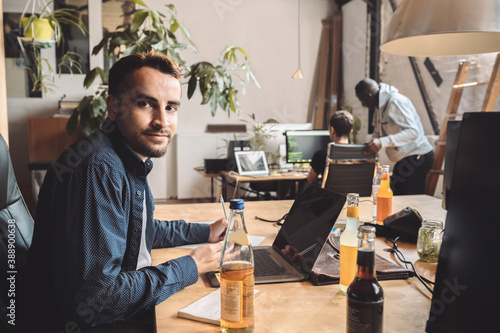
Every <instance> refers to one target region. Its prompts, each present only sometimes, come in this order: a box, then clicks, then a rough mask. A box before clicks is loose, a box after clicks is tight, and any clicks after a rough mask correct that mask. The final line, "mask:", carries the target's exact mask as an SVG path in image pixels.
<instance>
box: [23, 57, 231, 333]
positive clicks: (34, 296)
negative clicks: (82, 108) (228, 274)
mask: <svg viewBox="0 0 500 333" xmlns="http://www.w3.org/2000/svg"><path fill="white" fill-rule="evenodd" d="M180 78H181V72H180V68H179V67H178V65H177V64H176V63H175V62H173V61H172V60H171V59H170V58H168V57H166V56H164V55H161V54H156V53H154V52H152V53H148V54H138V55H132V56H128V57H124V58H122V59H121V60H119V61H118V62H116V63H115V65H114V66H113V67H112V68H111V70H110V74H109V96H108V97H107V99H106V103H107V108H108V114H109V118H108V119H106V121H105V122H104V124H103V126H102V129H101V130H99V131H96V132H94V133H93V134H92V135H91V136H89V137H88V138H86V139H85V140H82V141H80V142H78V143H76V144H74V145H72V146H70V147H68V148H67V149H66V150H65V151H64V153H63V154H62V155H61V157H60V158H59V159H58V160H57V161H56V162H55V163H53V165H52V168H51V169H50V170H49V171H48V172H47V176H46V178H45V181H44V184H43V186H42V188H41V191H40V196H39V202H38V205H37V211H36V217H35V231H34V236H33V243H32V246H31V248H30V253H29V259H28V266H27V274H26V283H25V285H24V286H23V291H24V293H25V294H26V295H25V299H26V300H25V301H23V304H22V307H26V308H27V309H26V313H28V314H29V317H26V318H25V320H24V324H27V323H26V321H29V323H30V324H31V326H32V327H33V326H34V327H36V328H47V327H51V328H52V329H57V330H58V332H59V331H63V332H66V331H69V332H79V329H80V328H86V327H93V326H98V325H101V324H109V323H115V324H114V325H116V327H119V326H120V322H121V323H122V326H125V327H134V323H137V322H138V321H137V318H144V317H145V314H147V313H151V311H152V310H153V309H154V306H155V305H157V304H158V303H160V302H162V301H164V300H165V299H166V298H168V297H169V296H170V295H172V294H173V293H175V292H176V291H178V290H180V289H182V288H184V287H187V286H189V285H191V284H193V283H195V282H196V281H197V280H198V275H199V274H203V273H205V272H207V271H210V270H214V269H217V268H218V265H219V258H220V250H221V247H222V244H221V241H222V239H223V235H224V232H225V229H226V226H227V221H225V220H224V219H220V220H218V221H216V222H215V223H214V224H211V225H207V224H198V223H193V224H189V223H186V222H184V221H183V220H176V221H169V222H166V221H158V220H156V219H154V218H153V213H154V201H153V197H152V195H151V191H150V189H149V185H148V182H147V178H146V177H147V175H148V173H149V172H150V171H151V169H152V166H153V164H152V162H151V159H150V158H152V157H161V156H163V155H164V154H165V152H166V150H167V145H168V143H169V142H170V140H171V139H172V136H173V135H174V132H175V130H176V127H177V113H178V111H179V107H180V99H181V86H180ZM202 242H210V243H213V244H209V245H205V246H201V247H198V248H197V249H195V250H193V251H192V252H191V253H190V254H189V255H187V256H184V257H180V258H177V259H174V260H170V261H167V262H165V263H162V264H159V265H157V266H151V256H150V252H151V249H152V248H158V247H169V246H178V245H183V244H189V243H202ZM30 310H31V311H30ZM139 322H140V321H139ZM108 326H109V325H108Z"/></svg>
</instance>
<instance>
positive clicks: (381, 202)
mask: <svg viewBox="0 0 500 333" xmlns="http://www.w3.org/2000/svg"><path fill="white" fill-rule="evenodd" d="M388 172H389V167H388V166H386V165H384V166H383V167H382V178H381V180H380V188H379V189H378V191H377V223H378V224H384V220H385V219H386V218H387V217H389V216H390V215H392V197H393V193H392V190H391V185H390V177H389V173H388Z"/></svg>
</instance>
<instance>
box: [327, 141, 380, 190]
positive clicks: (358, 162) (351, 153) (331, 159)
mask: <svg viewBox="0 0 500 333" xmlns="http://www.w3.org/2000/svg"><path fill="white" fill-rule="evenodd" d="M364 146H365V145H363V144H336V143H333V142H331V143H329V144H328V150H327V155H326V156H327V158H326V166H325V171H324V173H323V181H322V184H321V187H323V188H326V189H327V190H330V191H333V192H337V193H340V194H344V195H346V194H347V193H358V194H359V196H360V197H365V196H370V195H371V193H372V182H373V175H374V172H375V165H376V156H375V154H373V155H364V154H363V148H364Z"/></svg>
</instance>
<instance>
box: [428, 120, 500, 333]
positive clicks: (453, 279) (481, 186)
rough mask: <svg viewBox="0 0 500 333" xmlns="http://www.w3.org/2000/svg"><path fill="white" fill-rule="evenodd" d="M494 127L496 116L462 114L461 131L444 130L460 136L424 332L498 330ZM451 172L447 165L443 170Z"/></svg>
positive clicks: (498, 184)
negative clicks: (447, 169) (495, 328)
mask: <svg viewBox="0 0 500 333" xmlns="http://www.w3.org/2000/svg"><path fill="white" fill-rule="evenodd" d="M498 124H500V112H466V113H464V114H463V117H462V122H461V125H460V129H458V127H457V128H452V127H453V126H450V124H448V126H449V127H448V131H449V130H450V129H452V131H453V129H456V130H459V133H455V134H458V135H457V138H456V143H455V147H456V148H455V149H456V152H455V158H454V161H453V164H454V167H453V170H449V171H450V172H451V171H452V173H451V174H449V175H451V179H450V180H449V181H447V183H448V184H451V187H449V188H447V200H446V203H447V204H446V208H447V210H448V211H447V214H446V223H445V228H444V234H443V243H442V245H441V250H440V253H439V262H438V265H437V269H436V278H435V284H434V290H433V297H432V302H431V306H430V311H429V319H428V321H427V326H426V332H428V333H461V332H467V333H468V332H489V331H491V327H495V325H497V321H498V320H497V316H498V302H497V299H498V296H499V295H500V284H498V283H497V280H498V276H499V271H500V270H499V269H498V258H497V256H496V253H497V251H498V235H500V223H499V222H498V218H499V216H500V215H499V209H498V203H499V201H500V194H499V189H500V172H499V167H498V166H499V165H500V154H499V153H498V143H499V142H500V131H499V130H498ZM452 135H453V134H452ZM448 143H451V142H448V141H447V143H446V145H447V146H448ZM446 158H448V156H446ZM450 167H451V165H450V164H448V166H447V167H446V168H450ZM445 173H446V171H445Z"/></svg>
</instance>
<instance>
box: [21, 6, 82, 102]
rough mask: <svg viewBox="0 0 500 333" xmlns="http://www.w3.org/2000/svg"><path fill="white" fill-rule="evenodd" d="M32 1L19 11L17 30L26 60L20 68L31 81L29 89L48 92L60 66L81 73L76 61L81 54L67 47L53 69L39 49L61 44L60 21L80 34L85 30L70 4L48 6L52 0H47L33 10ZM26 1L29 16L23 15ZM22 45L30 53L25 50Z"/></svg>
mask: <svg viewBox="0 0 500 333" xmlns="http://www.w3.org/2000/svg"><path fill="white" fill-rule="evenodd" d="M32 1H33V2H32ZM35 2H36V1H35V0H30V1H28V2H27V4H26V6H25V8H24V11H23V14H22V15H21V16H22V17H21V24H22V30H21V31H23V35H24V37H21V38H20V39H21V41H22V45H21V46H22V50H23V53H24V56H25V60H26V63H27V66H25V67H24V68H25V70H26V71H27V73H28V76H29V77H30V80H31V83H32V89H31V91H32V92H41V93H43V94H48V93H52V92H54V91H55V88H56V85H55V84H54V76H55V74H56V73H57V74H60V73H61V70H62V68H66V69H67V70H68V72H69V73H71V74H73V73H82V66H81V64H80V62H79V61H78V60H79V59H80V58H81V55H79V54H77V53H75V52H71V51H68V52H65V53H64V54H63V56H62V57H61V60H60V61H59V63H58V64H57V70H56V71H54V69H53V68H52V66H51V65H50V63H49V61H48V59H46V58H44V57H42V55H41V51H40V49H42V48H47V47H52V46H53V45H54V44H57V45H62V44H64V37H63V34H62V28H61V26H62V25H73V26H75V27H77V28H78V29H79V30H80V31H81V32H82V33H83V34H86V33H87V28H86V26H85V24H84V23H83V22H82V20H81V19H80V18H79V12H78V11H76V10H74V9H70V8H58V9H55V10H51V5H52V3H53V1H50V2H48V3H47V4H45V6H44V7H43V8H41V9H40V11H39V12H38V14H36V10H37V8H36V6H35ZM30 3H32V12H31V14H30V15H29V16H25V14H26V10H27V8H28V7H29V5H30ZM25 48H27V49H28V51H30V52H32V54H28V53H27V52H26V49H25Z"/></svg>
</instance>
